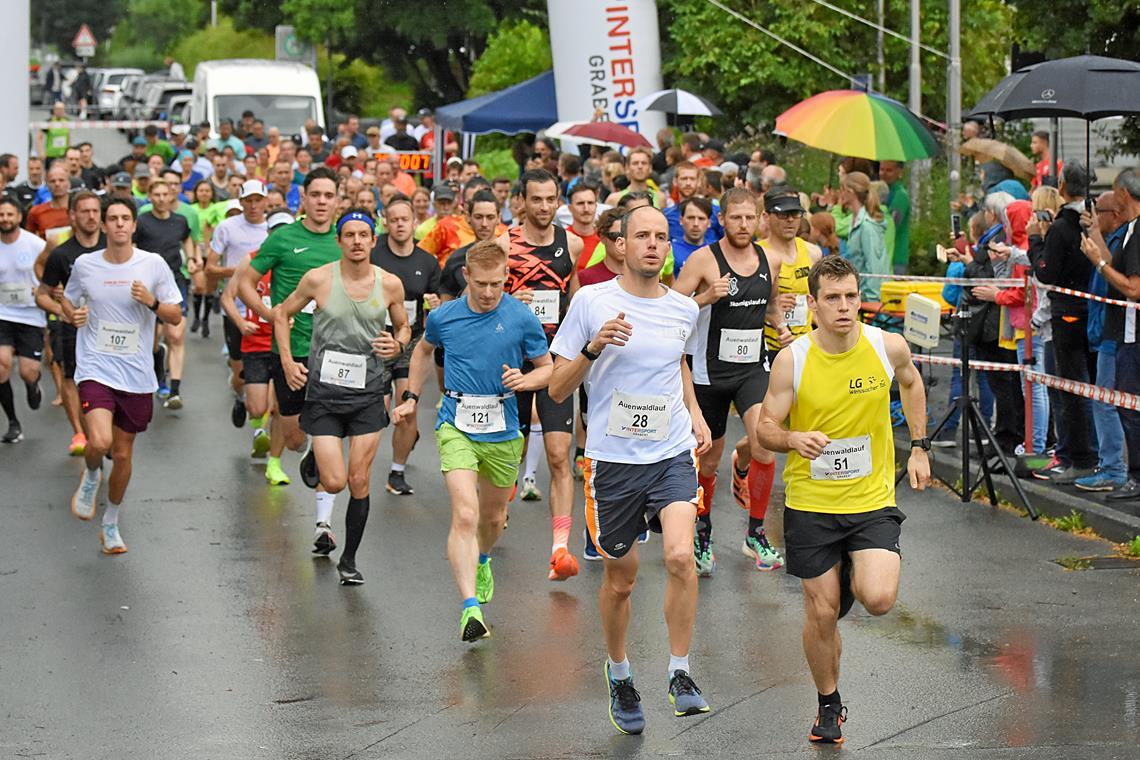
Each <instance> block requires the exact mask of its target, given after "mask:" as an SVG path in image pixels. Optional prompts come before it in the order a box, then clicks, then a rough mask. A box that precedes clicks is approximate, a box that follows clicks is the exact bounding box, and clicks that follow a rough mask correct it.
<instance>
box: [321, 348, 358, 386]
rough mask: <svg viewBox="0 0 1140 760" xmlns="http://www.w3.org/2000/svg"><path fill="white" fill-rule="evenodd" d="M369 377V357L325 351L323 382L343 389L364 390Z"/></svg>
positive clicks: (322, 364)
mask: <svg viewBox="0 0 1140 760" xmlns="http://www.w3.org/2000/svg"><path fill="white" fill-rule="evenodd" d="M367 376H368V357H367V356H363V355H361V354H345V353H341V352H340V351H325V355H324V358H323V359H321V382H322V383H328V384H329V385H339V386H340V387H342V388H356V389H363V388H364V381H365V380H366V379H367Z"/></svg>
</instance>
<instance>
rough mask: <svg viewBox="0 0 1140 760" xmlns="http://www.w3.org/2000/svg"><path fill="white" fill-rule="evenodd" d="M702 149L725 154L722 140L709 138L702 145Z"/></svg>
mask: <svg viewBox="0 0 1140 760" xmlns="http://www.w3.org/2000/svg"><path fill="white" fill-rule="evenodd" d="M701 150H715V151H716V152H717V153H720V154H721V155H724V143H722V142H721V141H720V140H716V139H713V140H709V141H707V142H705V143H704V144H703V145H701Z"/></svg>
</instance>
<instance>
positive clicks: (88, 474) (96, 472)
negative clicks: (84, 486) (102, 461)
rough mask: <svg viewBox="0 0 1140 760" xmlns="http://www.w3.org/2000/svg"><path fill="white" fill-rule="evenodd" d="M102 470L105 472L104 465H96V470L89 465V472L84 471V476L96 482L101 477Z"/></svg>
mask: <svg viewBox="0 0 1140 760" xmlns="http://www.w3.org/2000/svg"><path fill="white" fill-rule="evenodd" d="M102 472H103V467H102V466H99V467H96V468H95V469H94V470H92V469H91V468H90V467H88V468H87V472H86V473H84V477H85V478H87V479H88V480H90V481H92V482H94V481H96V480H98V479H99V474H100V473H102Z"/></svg>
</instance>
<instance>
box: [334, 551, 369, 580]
mask: <svg viewBox="0 0 1140 760" xmlns="http://www.w3.org/2000/svg"><path fill="white" fill-rule="evenodd" d="M336 571H337V573H338V574H339V575H340V585H342V586H360V585H362V584H363V583H364V576H363V575H361V574H360V571H359V570H357V569H356V563H355V562H353V561H352V560H349V559H346V558H344V557H341V558H340V562H338V563H336Z"/></svg>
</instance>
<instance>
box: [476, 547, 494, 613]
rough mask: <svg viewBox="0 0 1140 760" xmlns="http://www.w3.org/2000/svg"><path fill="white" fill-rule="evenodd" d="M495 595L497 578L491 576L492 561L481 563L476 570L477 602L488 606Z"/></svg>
mask: <svg viewBox="0 0 1140 760" xmlns="http://www.w3.org/2000/svg"><path fill="white" fill-rule="evenodd" d="M494 595H495V576H494V575H492V574H491V560H490V558H488V559H487V561H486V562H480V563H479V567H478V568H477V569H476V570H475V601H477V602H479V604H486V603H487V602H489V601H491V597H493V596H494Z"/></svg>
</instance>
